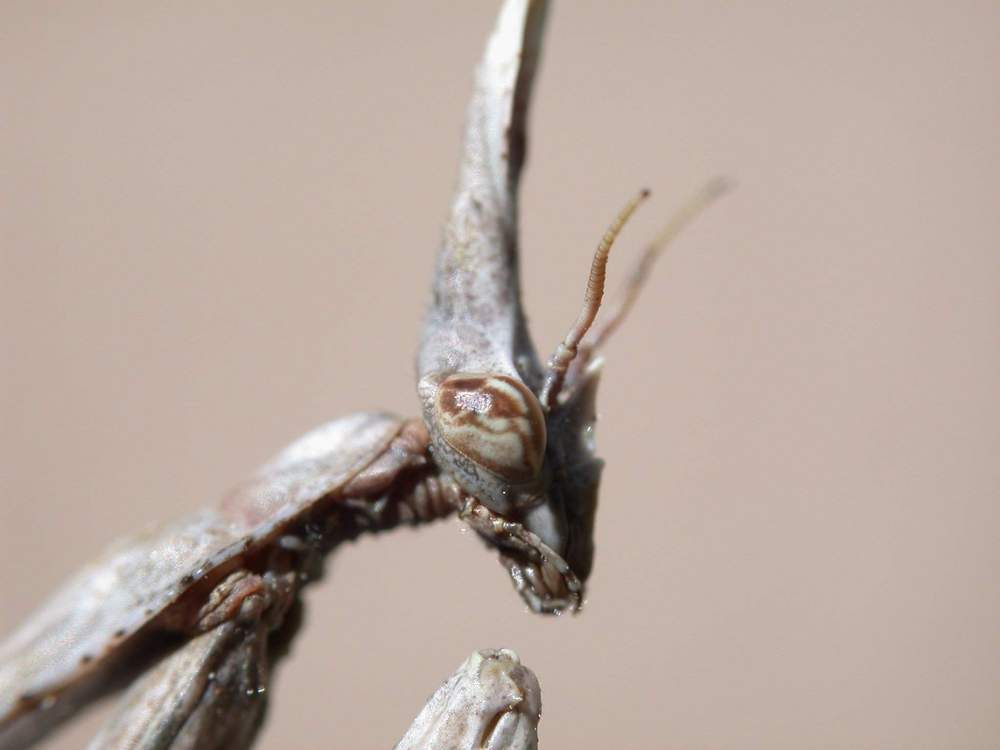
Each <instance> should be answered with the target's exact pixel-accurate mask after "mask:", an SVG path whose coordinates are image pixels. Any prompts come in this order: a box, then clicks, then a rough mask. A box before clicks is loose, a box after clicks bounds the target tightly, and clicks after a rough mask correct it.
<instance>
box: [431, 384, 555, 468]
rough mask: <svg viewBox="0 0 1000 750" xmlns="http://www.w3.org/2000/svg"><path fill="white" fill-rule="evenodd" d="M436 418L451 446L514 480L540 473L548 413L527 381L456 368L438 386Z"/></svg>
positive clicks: (443, 435) (483, 466) (439, 428)
mask: <svg viewBox="0 0 1000 750" xmlns="http://www.w3.org/2000/svg"><path fill="white" fill-rule="evenodd" d="M436 407H437V408H436V411H437V422H438V425H437V426H438V430H439V431H440V435H441V437H442V438H443V439H444V441H445V442H447V443H448V445H450V446H451V447H452V448H454V449H455V450H456V451H458V452H459V453H461V454H462V455H463V456H465V457H466V458H468V459H470V460H472V461H474V462H475V463H476V464H478V465H479V466H481V467H482V468H484V469H486V470H487V471H489V472H491V473H493V474H495V475H497V476H498V477H500V478H501V479H504V480H505V481H507V482H509V483H510V484H521V483H524V482H528V481H531V480H532V479H534V478H535V477H537V476H538V473H539V472H540V471H541V469H542V462H543V460H544V459H545V416H544V415H543V414H542V407H541V405H540V404H539V403H538V399H537V398H535V394H533V393H532V392H531V391H530V390H528V388H527V386H525V385H524V383H522V382H521V381H519V380H517V379H515V378H512V377H509V376H507V375H499V374H490V375H466V374H457V375H451V376H450V377H448V378H446V379H445V380H444V382H442V383H441V385H440V386H439V387H438V390H437V402H436Z"/></svg>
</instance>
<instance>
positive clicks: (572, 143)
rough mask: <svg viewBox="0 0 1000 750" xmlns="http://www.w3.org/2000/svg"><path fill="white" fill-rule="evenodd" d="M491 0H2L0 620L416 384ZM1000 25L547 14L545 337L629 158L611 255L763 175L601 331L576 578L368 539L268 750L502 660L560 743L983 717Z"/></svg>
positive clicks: (363, 718)
mask: <svg viewBox="0 0 1000 750" xmlns="http://www.w3.org/2000/svg"><path fill="white" fill-rule="evenodd" d="M88 5H89V6H90V7H87V6H88ZM623 5H624V4H623ZM751 5H752V6H753V7H750V6H751ZM494 12H495V5H494V3H492V2H488V3H487V2H477V3H469V4H465V3H463V4H457V3H445V2H436V3H410V2H398V3H374V4H372V5H365V6H362V5H361V4H354V3H351V4H348V3H340V2H308V3H286V4H279V5H275V4H273V3H256V2H255V3H240V4H236V3H233V4H223V3H208V4H205V3H180V4H177V3H161V2H156V3H149V2H144V3H133V2H124V0H121V1H119V0H115V2H109V3H100V4H97V3H90V4H87V3H83V4H81V3H57V2H39V0H23V1H22V0H18V1H16V2H12V1H11V0H7V1H6V2H4V3H3V4H2V5H0V243H2V244H0V247H2V270H0V274H2V276H0V281H2V289H0V292H2V297H0V299H2V301H0V306H2V307H0V321H2V322H0V326H2V339H0V341H2V354H0V357H2V373H0V377H2V389H0V398H2V411H0V425H2V428H0V429H2V432H0V441H2V442H0V448H2V452H3V456H4V459H3V464H2V467H3V469H2V472H0V494H2V497H3V500H2V505H0V569H2V570H3V583H2V594H3V603H4V604H3V607H2V608H0V632H3V633H6V632H8V631H9V630H10V628H12V627H13V626H14V624H15V623H16V622H18V621H19V620H20V619H21V618H23V617H24V616H25V615H27V614H28V612H29V611H30V610H31V608H32V607H33V606H35V605H36V604H38V603H39V602H40V601H41V600H42V598H43V597H44V596H45V594H46V593H47V592H48V591H50V590H51V589H52V588H53V587H54V586H55V585H56V584H57V583H58V582H59V581H60V580H61V579H63V578H64V577H65V576H66V575H67V574H68V573H69V572H70V571H72V570H73V569H74V568H75V567H76V566H77V565H79V564H80V563H81V562H83V561H84V560H86V559H88V558H90V557H93V556H94V555H95V554H96V553H97V552H98V551H99V550H100V549H101V548H102V546H103V545H104V544H105V543H107V542H108V541H110V540H111V539H113V538H114V537H116V536H118V535H120V534H122V533H125V532H128V531H129V530H131V529H134V528H136V527H137V526H140V525H142V524H144V523H146V522H149V521H152V520H156V519H160V518H163V517H170V516H176V515H178V514H180V513H183V512H185V511H187V510H190V509H192V508H195V507H197V506H198V505H199V504H201V503H205V502H211V501H213V499H214V498H216V497H218V496H219V495H221V494H222V492H223V491H224V490H225V489H226V488H227V487H229V486H230V485H231V484H233V483H234V482H235V481H236V480H237V479H239V478H240V477H242V476H244V475H245V474H246V473H247V472H249V471H250V470H251V469H253V468H254V466H255V465H256V464H258V463H259V462H260V461H262V460H263V459H265V458H266V457H268V456H269V455H270V454H272V453H273V452H274V451H276V450H277V449H278V448H280V447H281V446H282V445H283V444H284V443H285V442H287V441H288V440H290V439H291V438H293V437H295V436H296V435H298V434H299V433H301V432H303V431H305V430H306V429H307V428H309V427H311V426H312V425H314V424H315V423H317V422H319V421H322V420H323V419H326V418H329V417H333V416H336V415H340V414H344V413H347V412H350V411H353V410H358V409H368V408H386V409H391V410H394V411H397V412H399V413H403V414H415V413H416V411H417V403H416V398H415V394H414V384H413V377H412V354H413V351H414V349H415V346H416V336H417V326H418V322H419V317H420V312H421V309H422V305H423V304H424V301H425V299H426V295H427V288H428V285H429V278H430V271H431V261H432V257H433V252H434V249H435V247H436V245H437V240H438V237H439V231H440V225H441V222H442V221H443V219H444V217H445V214H446V206H447V203H448V201H449V199H450V192H451V188H452V185H453V181H454V177H455V169H456V164H457V159H458V138H459V133H460V130H461V128H460V125H461V119H462V116H463V111H464V107H465V100H466V97H467V95H468V92H469V89H470V80H471V66H472V64H473V62H474V61H475V60H476V59H477V57H478V55H479V52H480V49H481V46H482V43H483V41H484V39H485V36H486V34H487V31H488V29H489V28H490V26H491V24H492V21H493V15H494ZM998 28H1000V6H997V5H996V3H991V2H982V3H972V2H965V3H959V4H956V5H953V6H946V4H944V3H923V4H912V3H911V4H895V3H876V4H874V5H873V4H870V3H842V2H837V3H833V2H831V3H824V4H818V3H812V4H810V3H806V4H801V3H800V4H794V3H788V4H779V3H768V4H742V5H741V4H730V3H697V4H696V3H690V4H687V5H686V6H684V7H679V6H676V5H674V4H667V3H653V2H645V3H631V4H628V5H627V7H620V8H613V7H611V6H610V5H609V4H606V3H597V2H594V3H577V2H572V3H571V2H562V3H560V4H558V5H557V6H556V8H555V10H554V13H553V14H552V16H551V18H550V27H549V36H548V47H547V50H546V55H545V57H544V60H543V67H542V72H541V77H540V80H539V86H538V89H537V98H536V107H535V109H534V112H533V115H532V118H531V123H532V134H533V138H532V141H531V144H530V147H531V154H530V163H529V167H528V172H527V174H526V184H525V192H524V195H523V201H522V207H523V241H524V251H525V252H524V272H525V290H526V296H527V303H528V306H529V310H530V313H531V316H532V325H533V331H534V333H535V335H536V336H537V337H538V340H539V341H540V343H541V345H542V347H543V349H545V350H548V349H549V348H550V347H551V346H552V345H554V344H555V342H556V341H557V340H558V338H559V337H560V336H561V335H562V334H563V333H564V330H565V328H566V327H567V326H568V325H569V324H570V322H571V321H572V320H573V318H574V316H575V314H576V311H577V305H578V302H579V299H580V297H581V295H582V291H583V282H584V278H585V275H586V270H587V264H588V262H589V256H588V254H589V252H590V250H591V249H592V247H593V246H594V244H595V243H596V241H597V240H598V238H599V236H600V233H601V232H602V231H603V229H604V226H605V224H606V223H607V222H608V221H609V220H610V219H611V218H612V217H613V215H614V213H615V212H616V211H617V210H618V208H619V207H620V205H621V204H622V202H623V201H624V200H625V199H626V198H627V197H629V196H630V195H632V194H633V191H634V190H635V189H636V188H638V187H641V186H643V185H648V186H649V187H651V188H653V190H654V195H653V199H652V200H651V201H650V202H649V204H648V205H647V206H645V207H643V209H642V210H641V211H640V213H639V215H638V216H637V217H636V219H635V221H634V223H633V224H632V225H630V226H629V227H628V228H627V229H626V231H625V233H624V235H623V237H622V241H621V245H620V247H619V248H618V250H617V251H616V253H617V254H616V257H613V258H612V265H611V271H610V273H611V278H612V285H614V283H615V281H616V280H618V279H621V278H622V272H623V269H624V268H625V265H626V263H625V262H624V261H625V259H626V258H627V257H630V256H633V255H634V254H635V253H636V252H637V250H638V248H639V246H640V244H641V241H642V240H643V239H644V238H648V237H650V236H652V234H653V233H654V232H655V230H656V228H657V227H658V225H659V224H660V223H661V221H662V220H663V219H664V218H665V217H666V215H667V214H668V213H669V212H670V210H671V208H672V207H674V206H675V205H677V204H678V203H679V202H680V201H681V200H682V199H683V198H684V197H686V196H687V195H688V194H689V193H690V192H691V191H692V190H693V189H695V188H696V187H697V186H698V185H699V184H700V183H701V182H702V181H703V180H704V179H706V178H707V177H709V176H711V175H713V174H716V173H719V172H723V173H726V174H729V175H731V176H733V177H735V178H736V179H737V180H738V182H739V189H738V190H737V192H735V193H734V194H733V195H731V196H729V197H727V198H726V199H725V200H724V202H723V203H721V204H720V205H719V206H717V207H715V208H713V209H712V210H711V211H710V212H709V213H708V214H707V215H705V216H704V217H703V218H702V220H700V221H699V222H698V223H697V225H696V226H694V227H693V228H692V229H691V230H690V231H688V232H687V233H686V234H685V235H684V237H683V238H682V240H681V242H680V243H679V244H678V246H677V247H676V248H675V249H674V251H673V252H672V253H671V254H670V255H669V256H668V257H667V258H665V259H664V261H663V263H662V266H661V267H660V268H659V269H658V271H657V276H656V278H655V279H654V280H653V281H652V283H651V284H650V286H649V291H648V292H647V293H646V296H645V298H644V299H642V300H641V301H640V303H639V305H638V306H637V308H636V310H635V314H634V318H633V319H632V320H630V321H629V323H628V325H626V326H625V328H624V329H623V330H622V331H621V332H620V335H619V336H617V338H616V340H615V341H614V342H613V343H612V344H611V346H610V348H609V351H608V360H609V362H608V367H607V370H606V373H605V382H604V385H603V394H602V396H603V398H602V399H601V414H602V417H603V421H602V422H601V425H600V432H599V443H600V447H601V451H602V453H603V455H604V456H605V457H606V459H607V461H608V467H607V471H606V474H605V482H604V491H603V495H602V505H601V508H600V512H599V517H598V532H597V543H598V554H597V561H596V568H595V573H594V576H593V578H592V581H591V586H590V591H589V603H588V607H587V608H586V609H585V611H584V612H583V614H582V615H580V616H579V617H576V618H569V619H561V620H558V619H550V620H545V619H541V618H539V617H536V616H532V615H529V614H527V613H526V612H525V608H524V605H523V604H522V603H521V601H520V599H518V597H517V596H516V595H515V594H514V593H513V591H512V590H511V587H510V584H509V583H508V581H507V580H506V579H505V575H504V573H503V572H502V571H501V569H500V567H499V565H498V564H497V562H496V560H495V559H494V555H493V554H491V553H487V552H485V551H484V550H483V549H481V545H480V544H479V543H478V542H477V541H476V540H475V539H473V538H470V535H469V534H462V533H460V531H459V527H458V526H457V525H456V523H455V522H449V523H445V524H442V525H439V526H437V527H434V528H432V529H425V530H422V531H420V532H419V533H415V532H408V531H401V532H397V533H394V534H392V535H388V536H385V537H382V538H379V539H367V540H364V541H363V542H361V543H360V544H357V545H352V546H350V547H347V548H345V549H343V550H342V551H341V552H340V553H339V554H338V555H336V557H335V558H334V559H333V560H331V564H330V568H329V574H328V577H327V580H326V581H325V582H324V583H322V584H321V585H319V586H316V587H314V588H312V589H310V590H309V591H308V596H307V603H308V613H307V614H308V621H307V623H306V626H305V628H304V631H303V633H302V634H301V637H300V638H299V639H298V641H297V642H296V644H295V647H294V651H293V654H292V656H291V658H290V659H288V660H287V661H286V662H285V663H284V664H283V665H282V667H281V669H280V670H279V673H278V675H277V683H276V685H275V689H274V691H273V696H272V697H273V702H272V705H271V712H270V716H269V721H268V723H267V726H266V729H265V731H264V733H263V736H262V738H261V743H260V747H262V748H268V747H270V748H279V747H280V748H319V747H351V748H384V747H387V746H391V744H392V743H393V742H394V741H395V740H396V739H398V737H399V736H400V735H401V734H402V733H403V730H404V729H405V727H406V725H407V724H408V723H409V721H410V720H411V719H412V718H413V716H414V715H416V713H417V711H418V710H419V708H420V706H421V705H422V703H423V701H424V700H425V699H426V698H427V696H428V695H430V693H431V692H432V690H433V689H434V688H435V687H436V686H437V684H438V682H439V681H440V680H442V679H444V678H445V676H446V675H448V674H449V673H450V671H451V670H452V669H454V666H455V664H457V663H459V662H460V661H461V660H462V659H463V658H465V657H466V656H468V654H469V653H471V652H472V651H473V650H474V649H476V648H483V647H496V646H508V647H511V648H514V649H516V650H517V651H518V652H519V654H520V655H521V657H522V658H523V659H524V661H525V662H526V663H527V664H528V665H529V666H531V667H532V668H533V669H534V670H536V672H537V673H538V675H539V678H540V680H541V684H542V689H543V695H544V701H545V713H544V718H543V721H542V724H541V739H542V747H543V748H544V749H545V750H555V749H557V748H589V747H594V748H599V747H606V746H609V745H610V744H611V743H613V742H614V743H615V745H616V746H621V747H643V748H651V747H657V748H659V747H663V748H678V749H681V748H684V749H687V748H712V749H716V748H718V749H725V750H729V749H732V750H737V749H739V750H745V749H747V748H762V749H763V748H767V749H768V750H774V749H778V748H789V749H791V748H802V747H810V748H880V749H881V748H901V749H902V748H906V749H907V750H913V749H915V748H956V749H964V748H995V747H997V743H998V742H1000V708H998V701H1000V699H998V696H1000V586H998V584H997V577H998V570H1000V502H998V501H1000V461H998V460H997V454H998V449H1000V398H998V395H997V382H998V378H1000V347H998V333H1000V325H998V324H1000V295H998V292H1000V248H998V246H997V244H998V239H1000V208H998V205H997V196H998V194H1000V140H998V138H997V133H998V132H1000V89H998V87H997V84H996V75H997V71H998V70H1000V43H998V37H997V30H998ZM105 709H106V707H103V708H102V709H101V710H99V711H92V712H90V713H89V714H88V715H87V716H86V717H85V718H84V719H83V720H82V721H79V722H77V723H75V724H74V725H72V726H71V727H70V728H69V730H68V731H66V732H64V733H62V734H60V735H58V736H57V737H56V738H54V739H53V740H50V741H49V742H48V743H46V745H45V747H46V748H72V747H79V746H80V745H81V744H82V743H83V742H84V740H85V738H87V737H89V736H90V735H91V734H92V733H93V732H94V730H95V727H96V725H97V723H98V722H99V721H100V718H101V715H102V713H106V711H105Z"/></svg>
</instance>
